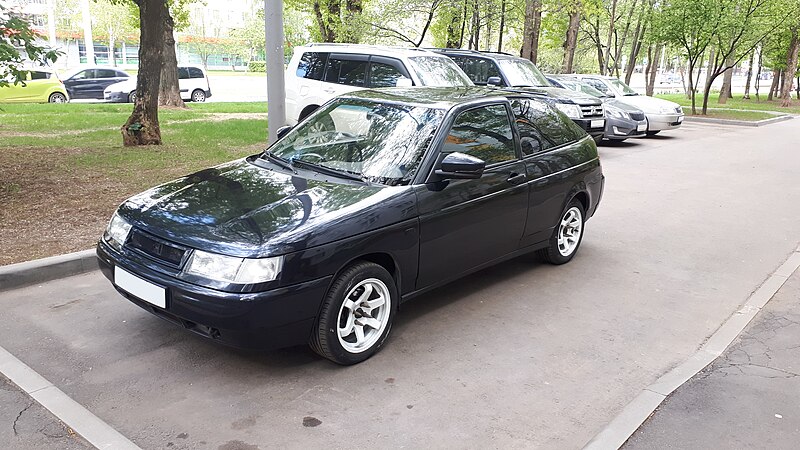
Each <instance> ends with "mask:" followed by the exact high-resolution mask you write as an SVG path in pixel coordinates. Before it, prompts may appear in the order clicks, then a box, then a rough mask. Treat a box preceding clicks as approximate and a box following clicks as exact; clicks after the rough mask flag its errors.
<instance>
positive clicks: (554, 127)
mask: <svg viewBox="0 0 800 450" xmlns="http://www.w3.org/2000/svg"><path fill="white" fill-rule="evenodd" d="M511 109H512V111H514V120H515V122H516V124H517V129H518V130H519V135H520V146H521V147H522V153H523V154H524V155H526V156H527V155H534V154H536V153H541V152H544V151H547V150H549V149H551V148H554V147H560V146H562V145H565V144H569V143H572V142H575V141H577V140H578V139H580V138H581V137H583V136H584V135H585V133H584V132H583V130H581V129H580V128H579V127H578V126H577V125H575V123H574V122H573V121H571V120H569V119H568V118H567V117H566V116H562V115H560V114H558V113H556V110H555V109H554V108H553V107H551V106H549V105H548V104H546V103H544V102H541V101H537V100H530V99H514V100H512V101H511Z"/></svg>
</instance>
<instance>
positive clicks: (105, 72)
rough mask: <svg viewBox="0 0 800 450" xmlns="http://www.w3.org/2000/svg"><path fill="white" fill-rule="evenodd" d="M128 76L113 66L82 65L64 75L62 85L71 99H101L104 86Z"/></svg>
mask: <svg viewBox="0 0 800 450" xmlns="http://www.w3.org/2000/svg"><path fill="white" fill-rule="evenodd" d="M129 77H130V75H128V74H127V73H125V72H123V71H122V70H119V69H117V68H114V67H82V68H80V69H75V70H73V71H72V72H71V73H68V74H67V75H66V76H65V77H64V86H65V87H66V88H67V92H68V93H69V96H70V98H71V99H73V100H75V99H81V98H82V99H89V98H92V99H98V100H102V99H103V90H105V88H107V87H108V86H110V85H112V84H114V83H119V82H120V81H125V80H127V79H128V78H129Z"/></svg>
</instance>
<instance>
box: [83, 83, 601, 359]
mask: <svg viewBox="0 0 800 450" xmlns="http://www.w3.org/2000/svg"><path fill="white" fill-rule="evenodd" d="M287 128H288V127H287ZM280 134H281V135H282V138H281V139H279V140H278V141H277V142H276V143H275V144H273V145H272V146H271V147H269V148H268V149H267V150H266V151H265V152H263V153H261V154H257V155H253V156H250V157H247V158H244V159H239V160H235V161H232V162H229V163H226V164H222V165H220V166H217V167H214V168H210V169H205V170H202V171H200V172H197V173H193V174H191V175H188V176H186V177H183V178H180V179H178V180H175V181H172V182H169V183H166V184H163V185H161V186H158V187H155V188H153V189H150V190H148V191H145V192H143V193H141V194H138V195H135V196H133V197H131V198H130V199H128V200H127V201H125V202H124V203H123V204H122V205H121V206H120V207H119V209H118V210H117V211H116V212H115V213H114V215H113V217H112V219H111V221H110V222H109V225H108V228H107V230H106V232H105V234H104V235H103V237H102V239H101V240H100V242H99V243H98V246H97V255H98V258H99V263H100V268H101V270H102V271H103V273H104V274H105V276H106V277H107V278H108V279H109V280H111V281H112V282H113V283H114V286H115V287H116V288H117V290H118V291H119V292H120V293H121V294H122V295H124V296H125V297H127V298H128V299H129V300H130V301H132V302H133V303H135V304H137V305H139V306H141V307H142V308H144V309H146V310H147V311H149V312H151V313H153V314H155V315H157V316H159V317H162V318H164V319H166V320H169V321H171V322H173V323H175V324H178V325H180V326H183V327H185V328H186V329H188V330H191V331H193V332H195V333H198V334H201V335H203V336H206V337H210V338H212V339H214V340H217V341H219V342H222V343H226V344H230V345H233V346H238V347H255V348H264V347H279V346H287V345H294V344H298V343H306V342H308V343H310V345H311V347H312V348H313V349H314V350H315V351H316V352H318V353H319V354H320V355H322V356H324V357H326V358H329V359H331V360H332V361H335V362H337V363H340V364H354V363H357V362H360V361H363V360H365V359H367V358H368V357H369V356H371V355H372V354H374V353H375V352H376V351H378V349H379V348H380V347H381V346H382V345H383V343H384V341H385V340H386V337H387V335H388V334H389V330H390V329H391V326H392V319H393V318H394V315H395V314H396V313H397V308H398V306H399V304H400V303H401V302H403V301H405V300H408V299H410V298H412V297H414V296H416V295H419V294H421V293H423V292H426V291H429V290H431V289H433V288H436V287H439V286H442V285H444V284H446V283H449V282H451V281H453V280H455V279H457V278H459V277H463V276H464V275H466V274H469V273H472V272H475V271H478V270H480V269H483V268H485V267H488V266H490V265H493V264H496V263H498V262H500V261H503V260H506V259H509V258H512V257H515V256H518V255H522V254H525V253H529V252H538V254H539V255H540V256H541V257H542V258H543V259H545V260H546V261H549V262H551V263H554V264H563V263H566V262H568V261H570V260H571V259H572V258H573V257H574V256H575V254H576V252H577V250H578V246H579V245H580V243H581V238H582V237H583V232H584V222H585V221H586V220H587V219H588V218H589V217H591V216H592V214H594V212H595V210H596V209H597V205H598V202H599V201H600V197H601V195H602V192H603V182H604V178H603V173H602V170H601V166H600V160H599V158H598V155H597V148H596V147H595V143H594V141H592V139H590V138H589V136H587V135H586V133H584V132H583V131H582V130H581V129H579V128H578V127H577V126H575V124H574V123H572V122H571V121H570V120H569V119H568V118H567V117H566V116H565V115H563V114H561V113H559V112H557V110H555V109H554V108H552V107H551V106H549V105H548V104H547V103H545V102H541V101H539V100H537V98H536V96H531V95H524V94H520V93H518V92H512V91H501V90H498V89H490V88H481V87H464V88H424V87H423V88H390V90H381V91H376V90H363V91H357V92H354V93H351V94H348V95H346V96H342V97H338V98H335V99H334V100H332V101H331V102H328V103H326V104H325V105H323V106H322V107H321V108H319V109H318V110H317V111H316V112H315V113H313V114H312V115H311V116H309V117H308V118H306V119H305V120H303V121H302V122H300V123H299V124H298V125H297V126H296V127H295V128H294V129H291V130H289V131H288V132H287V129H283V130H281V133H280Z"/></svg>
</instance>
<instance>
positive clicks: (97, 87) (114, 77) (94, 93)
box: [87, 69, 128, 99]
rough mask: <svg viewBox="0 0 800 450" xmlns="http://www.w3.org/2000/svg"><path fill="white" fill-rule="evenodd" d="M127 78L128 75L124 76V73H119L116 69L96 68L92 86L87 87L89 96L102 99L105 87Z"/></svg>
mask: <svg viewBox="0 0 800 450" xmlns="http://www.w3.org/2000/svg"><path fill="white" fill-rule="evenodd" d="M126 75H127V74H126ZM127 79H128V77H127V76H122V73H118V72H117V71H116V70H114V69H95V71H94V78H93V79H92V83H91V87H90V88H89V89H87V91H88V94H87V95H88V96H89V98H98V99H102V98H103V91H104V90H105V88H107V87H109V86H111V85H112V84H114V83H118V82H120V81H123V80H127Z"/></svg>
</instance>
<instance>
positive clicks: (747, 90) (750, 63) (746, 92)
mask: <svg viewBox="0 0 800 450" xmlns="http://www.w3.org/2000/svg"><path fill="white" fill-rule="evenodd" d="M755 55H756V51H755V49H754V50H753V53H751V54H750V60H749V61H748V62H747V81H745V83H744V97H742V98H743V99H745V100H750V81H751V80H752V79H753V58H754V57H755Z"/></svg>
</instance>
